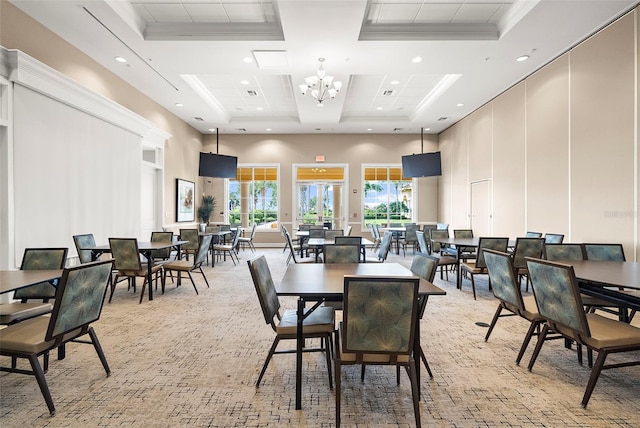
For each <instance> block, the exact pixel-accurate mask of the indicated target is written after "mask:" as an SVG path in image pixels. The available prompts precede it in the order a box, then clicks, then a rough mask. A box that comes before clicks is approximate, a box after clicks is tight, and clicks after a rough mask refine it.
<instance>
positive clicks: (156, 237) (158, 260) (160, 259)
mask: <svg viewBox="0 0 640 428" xmlns="http://www.w3.org/2000/svg"><path fill="white" fill-rule="evenodd" d="M151 242H164V243H171V242H173V232H151ZM151 254H152V259H153V263H155V264H158V265H160V264H164V263H167V262H168V261H169V260H170V259H171V247H169V248H163V249H161V250H153V251H151Z"/></svg>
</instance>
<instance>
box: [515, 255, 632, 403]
mask: <svg viewBox="0 0 640 428" xmlns="http://www.w3.org/2000/svg"><path fill="white" fill-rule="evenodd" d="M527 263H528V265H529V275H530V276H531V285H532V287H533V294H534V296H535V299H536V302H537V304H538V310H539V311H540V315H542V316H543V317H544V318H545V319H546V321H547V322H546V324H545V325H544V327H543V329H542V332H541V333H540V337H539V339H538V343H537V344H536V348H535V350H534V351H533V355H532V356H531V361H530V362H529V367H528V368H529V371H531V370H532V369H533V365H534V364H535V362H536V359H537V358H538V355H539V354H540V350H541V349H542V345H543V344H544V338H545V337H546V335H547V334H549V332H550V331H554V332H556V333H559V334H561V335H563V336H564V337H566V338H567V339H570V340H574V341H576V343H578V344H581V345H584V346H586V347H587V348H588V349H589V350H593V351H596V352H597V353H598V358H597V359H596V362H595V364H594V365H593V368H592V369H591V376H590V377H589V382H588V383H587V387H586V390H585V392H584V396H583V398H582V407H583V408H584V407H587V403H588V402H589V399H590V398H591V394H592V393H593V390H594V388H595V386H596V383H597V382H598V378H599V377H600V373H601V372H602V370H607V369H611V368H617V367H626V366H632V365H638V364H640V360H638V359H637V355H636V359H635V360H633V361H629V360H628V359H627V360H625V361H623V362H620V363H618V364H609V365H605V361H606V360H607V357H608V356H609V355H610V354H614V353H621V352H632V351H638V350H640V328H638V327H635V326H632V325H629V324H626V323H624V322H622V321H618V320H615V319H611V318H607V317H603V316H601V315H598V314H594V313H585V312H584V310H583V302H582V299H581V296H580V289H579V287H578V284H577V281H576V277H575V273H574V271H573V267H572V266H570V265H564V264H560V263H554V262H549V261H545V260H535V259H530V260H528V261H527Z"/></svg>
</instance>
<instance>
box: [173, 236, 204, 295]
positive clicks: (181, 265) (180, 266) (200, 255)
mask: <svg viewBox="0 0 640 428" xmlns="http://www.w3.org/2000/svg"><path fill="white" fill-rule="evenodd" d="M212 239H213V235H203V236H202V237H201V238H200V244H199V247H198V252H197V253H196V255H195V257H194V258H193V263H191V262H189V261H188V260H175V261H171V262H169V263H165V264H164V265H163V268H164V273H163V280H162V284H163V288H162V292H163V293H164V284H166V282H167V279H166V278H167V273H168V272H177V273H178V283H177V286H178V287H180V285H181V279H182V273H183V272H184V273H186V274H187V275H188V276H189V279H190V280H191V285H193V289H194V290H196V294H198V288H197V287H196V283H195V281H194V280H193V276H192V275H191V272H193V271H198V272H200V273H201V274H202V277H203V278H204V282H205V284H207V288H209V281H208V280H207V276H206V275H205V274H204V270H202V265H203V264H205V263H206V262H207V255H208V254H209V248H210V247H211V240H212Z"/></svg>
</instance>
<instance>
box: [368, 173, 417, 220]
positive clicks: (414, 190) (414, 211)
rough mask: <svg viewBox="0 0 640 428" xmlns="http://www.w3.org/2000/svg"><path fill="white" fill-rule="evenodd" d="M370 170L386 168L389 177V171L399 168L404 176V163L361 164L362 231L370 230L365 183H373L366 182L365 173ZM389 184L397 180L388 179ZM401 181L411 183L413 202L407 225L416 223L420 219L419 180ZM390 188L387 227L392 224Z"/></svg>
mask: <svg viewBox="0 0 640 428" xmlns="http://www.w3.org/2000/svg"><path fill="white" fill-rule="evenodd" d="M370 168H386V169H387V177H389V176H390V174H389V170H390V169H392V168H399V169H400V175H401V176H402V163H363V164H361V170H360V180H361V182H360V189H361V192H360V193H361V198H360V209H361V210H362V213H361V219H362V220H361V227H362V230H367V229H368V227H369V226H368V225H367V219H366V207H365V202H366V194H365V191H364V189H365V183H366V182H367V181H371V180H366V178H365V172H366V170H367V169H370ZM386 181H387V182H388V183H391V182H392V181H395V180H390V179H389V178H387V180H386ZM401 181H407V182H410V183H411V201H410V204H409V205H410V206H409V209H410V211H411V218H410V219H408V220H407V221H406V223H415V222H416V219H417V218H418V213H417V207H418V204H417V197H418V180H416V179H415V178H408V177H407V180H401ZM390 190H391V189H390V188H388V189H387V218H386V222H387V223H386V226H384V227H387V226H388V225H389V223H391V222H392V220H391V218H390V212H389V205H390V196H391V192H390Z"/></svg>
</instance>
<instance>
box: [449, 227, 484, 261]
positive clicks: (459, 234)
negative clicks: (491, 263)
mask: <svg viewBox="0 0 640 428" xmlns="http://www.w3.org/2000/svg"><path fill="white" fill-rule="evenodd" d="M453 237H454V238H473V230H471V229H453ZM447 252H448V253H449V254H451V255H456V253H457V254H459V255H460V258H461V259H462V260H469V259H475V258H476V257H477V254H476V249H475V248H474V247H465V246H461V248H460V251H458V249H454V248H448V249H447Z"/></svg>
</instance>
